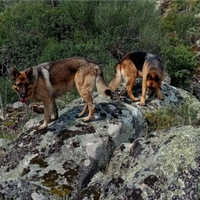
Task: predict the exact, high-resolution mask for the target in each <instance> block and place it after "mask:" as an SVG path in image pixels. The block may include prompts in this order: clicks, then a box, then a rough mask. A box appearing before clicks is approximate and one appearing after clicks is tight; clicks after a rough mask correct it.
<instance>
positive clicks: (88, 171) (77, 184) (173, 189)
mask: <svg viewBox="0 0 200 200" xmlns="http://www.w3.org/2000/svg"><path fill="white" fill-rule="evenodd" d="M140 84H141V82H140V81H139V82H138V85H140ZM135 90H136V91H137V89H135ZM162 90H163V94H164V100H158V99H156V98H155V97H154V96H153V97H151V98H148V100H147V106H146V107H141V106H139V105H138V103H133V102H131V101H130V100H129V98H127V97H126V96H125V95H124V96H123V95H120V96H118V95H116V97H115V100H114V101H111V100H110V99H105V98H104V97H102V96H96V97H95V98H94V101H95V103H96V113H95V117H94V120H92V121H91V122H89V123H84V122H82V120H81V119H77V118H75V116H76V115H77V113H79V112H81V110H82V107H83V106H82V102H81V99H77V100H75V101H73V102H72V103H70V104H69V105H67V106H66V108H65V109H63V110H61V111H60V117H59V119H58V120H56V121H55V122H52V123H51V124H49V126H48V127H47V128H46V129H45V130H40V131H37V130H36V129H35V127H37V126H38V125H39V123H40V121H41V118H34V119H31V120H30V121H29V122H28V123H27V124H26V125H25V126H24V130H23V132H22V134H21V135H20V136H19V137H18V138H17V139H16V140H15V141H14V142H13V143H11V144H10V146H8V148H7V149H6V150H7V153H6V154H5V155H4V156H3V157H2V159H1V163H0V199H17V200H25V199H28V200H31V199H33V200H59V199H69V200H99V199H101V200H103V199H104V200H111V199H112V200H122V199H123V200H124V199H130V200H131V199H137V200H139V199H145V200H149V199H156V198H157V199H159V198H162V199H171V198H172V197H173V199H174V198H175V199H198V198H197V197H198V195H199V192H198V184H199V176H198V174H199V166H200V163H199V160H200V159H199V157H198V155H199V147H198V143H199V139H200V138H199V134H198V132H199V128H194V127H191V126H187V127H180V128H172V129H170V130H163V131H161V132H153V133H150V134H147V133H148V125H147V121H146V118H145V115H144V113H145V112H146V111H148V110H153V109H154V110H155V109H157V108H158V107H161V108H162V107H163V106H166V105H169V104H174V105H179V104H181V102H182V100H183V99H184V98H186V97H187V96H189V94H188V93H187V92H184V91H182V90H181V91H179V90H178V89H176V88H173V87H170V86H169V85H166V84H163V87H162ZM138 92H140V90H138ZM120 94H121V93H120ZM119 98H120V99H119ZM193 102H194V103H196V104H197V105H198V106H199V104H198V101H197V100H196V99H195V98H194V101H193ZM4 148H5V147H4Z"/></svg>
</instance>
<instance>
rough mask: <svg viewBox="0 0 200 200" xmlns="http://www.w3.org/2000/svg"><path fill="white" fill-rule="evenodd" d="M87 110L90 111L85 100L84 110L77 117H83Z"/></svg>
mask: <svg viewBox="0 0 200 200" xmlns="http://www.w3.org/2000/svg"><path fill="white" fill-rule="evenodd" d="M86 112H88V105H87V104H86V103H85V102H84V107H83V111H82V112H81V113H80V114H78V115H77V117H82V116H83V115H84V114H85V113H86Z"/></svg>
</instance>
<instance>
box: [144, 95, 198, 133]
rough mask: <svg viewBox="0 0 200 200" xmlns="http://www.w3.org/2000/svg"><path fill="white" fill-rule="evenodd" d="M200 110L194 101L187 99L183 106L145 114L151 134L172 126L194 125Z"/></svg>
mask: <svg viewBox="0 0 200 200" xmlns="http://www.w3.org/2000/svg"><path fill="white" fill-rule="evenodd" d="M198 112H199V111H198V110H197V109H196V106H193V105H192V100H191V99H190V98H189V99H186V100H185V101H184V102H183V104H182V105H179V106H169V107H165V108H163V109H159V110H157V111H155V112H148V113H146V114H145V116H146V118H147V120H148V123H149V132H151V131H158V130H161V129H166V128H169V127H172V126H183V125H192V124H193V123H194V122H195V121H196V120H197V114H198Z"/></svg>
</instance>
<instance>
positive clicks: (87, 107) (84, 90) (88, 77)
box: [75, 68, 96, 122]
mask: <svg viewBox="0 0 200 200" xmlns="http://www.w3.org/2000/svg"><path fill="white" fill-rule="evenodd" d="M92 70H93V69H92V68H91V69H90V71H88V72H85V73H82V72H77V73H76V75H75V82H76V87H77V90H78V91H79V94H80V96H81V97H82V98H83V100H84V108H83V111H82V112H81V113H80V114H79V115H78V116H79V117H81V116H83V115H84V114H85V113H86V112H87V111H89V114H88V116H87V117H84V118H83V121H85V122H86V121H90V120H91V119H92V118H93V116H94V113H95V106H94V104H93V98H92V91H93V88H94V86H95V81H96V72H95V71H92Z"/></svg>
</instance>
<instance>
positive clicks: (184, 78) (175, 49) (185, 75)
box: [162, 44, 196, 88]
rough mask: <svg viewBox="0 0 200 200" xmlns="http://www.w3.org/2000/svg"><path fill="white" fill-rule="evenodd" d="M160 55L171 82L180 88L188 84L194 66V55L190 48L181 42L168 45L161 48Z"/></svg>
mask: <svg viewBox="0 0 200 200" xmlns="http://www.w3.org/2000/svg"><path fill="white" fill-rule="evenodd" d="M162 55H163V57H164V60H165V64H166V66H167V69H166V70H167V71H168V73H169V74H170V75H171V84H172V85H173V86H176V87H181V88H185V87H186V86H188V84H189V81H190V77H191V76H192V74H193V73H194V70H195V68H196V57H195V55H194V54H193V53H192V52H191V51H190V49H189V48H188V47H186V46H184V45H182V44H178V45H177V46H168V47H166V48H163V50H162Z"/></svg>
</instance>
